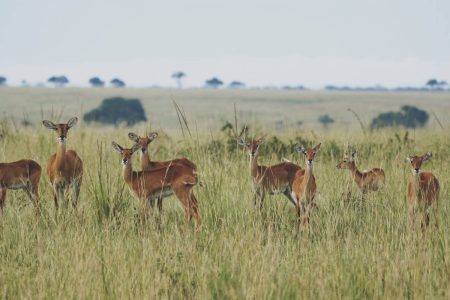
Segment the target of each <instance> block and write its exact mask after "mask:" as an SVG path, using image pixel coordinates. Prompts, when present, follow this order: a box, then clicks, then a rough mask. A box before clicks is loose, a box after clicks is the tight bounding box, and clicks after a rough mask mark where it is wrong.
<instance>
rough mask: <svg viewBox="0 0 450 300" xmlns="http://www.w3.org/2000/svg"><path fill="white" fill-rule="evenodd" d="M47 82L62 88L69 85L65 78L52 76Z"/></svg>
mask: <svg viewBox="0 0 450 300" xmlns="http://www.w3.org/2000/svg"><path fill="white" fill-rule="evenodd" d="M47 81H48V82H50V83H53V84H54V85H56V86H64V85H66V84H68V83H69V79H67V77H66V76H52V77H50V78H49V79H48V80H47Z"/></svg>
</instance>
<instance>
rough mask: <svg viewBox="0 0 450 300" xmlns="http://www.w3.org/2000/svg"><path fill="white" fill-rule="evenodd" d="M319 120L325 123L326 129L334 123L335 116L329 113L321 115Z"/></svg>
mask: <svg viewBox="0 0 450 300" xmlns="http://www.w3.org/2000/svg"><path fill="white" fill-rule="evenodd" d="M318 121H319V122H320V123H321V124H322V125H323V127H324V128H325V129H328V127H329V126H330V125H331V124H333V123H334V120H333V118H331V117H330V116H329V115H321V116H320V117H319V118H318Z"/></svg>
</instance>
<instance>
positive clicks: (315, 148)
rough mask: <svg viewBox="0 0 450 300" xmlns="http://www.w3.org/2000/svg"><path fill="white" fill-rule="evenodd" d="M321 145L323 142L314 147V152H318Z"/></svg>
mask: <svg viewBox="0 0 450 300" xmlns="http://www.w3.org/2000/svg"><path fill="white" fill-rule="evenodd" d="M320 145H322V143H318V144H317V145H315V146H314V148H313V151H314V153H316V152H317V150H319V148H320Z"/></svg>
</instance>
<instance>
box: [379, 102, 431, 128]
mask: <svg viewBox="0 0 450 300" xmlns="http://www.w3.org/2000/svg"><path fill="white" fill-rule="evenodd" d="M428 118H429V115H428V113H427V112H426V111H424V110H421V109H419V108H417V107H415V106H409V105H405V106H403V107H402V108H401V109H400V112H393V111H391V112H386V113H381V114H379V115H378V116H377V117H376V118H374V119H373V120H372V124H371V125H370V127H371V128H372V129H373V128H383V127H393V126H403V127H405V128H416V127H424V126H425V125H426V123H427V122H428Z"/></svg>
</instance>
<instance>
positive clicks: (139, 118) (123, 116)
mask: <svg viewBox="0 0 450 300" xmlns="http://www.w3.org/2000/svg"><path fill="white" fill-rule="evenodd" d="M83 119H84V121H85V122H98V123H103V124H113V125H116V124H119V123H126V124H127V126H131V125H133V124H135V123H138V122H145V121H147V117H146V116H145V111H144V108H143V107H142V104H141V101H140V100H139V99H125V98H122V97H114V98H109V99H105V100H103V102H102V104H101V105H100V107H98V108H96V109H94V110H92V111H90V112H88V113H87V114H85V115H84V117H83Z"/></svg>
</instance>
